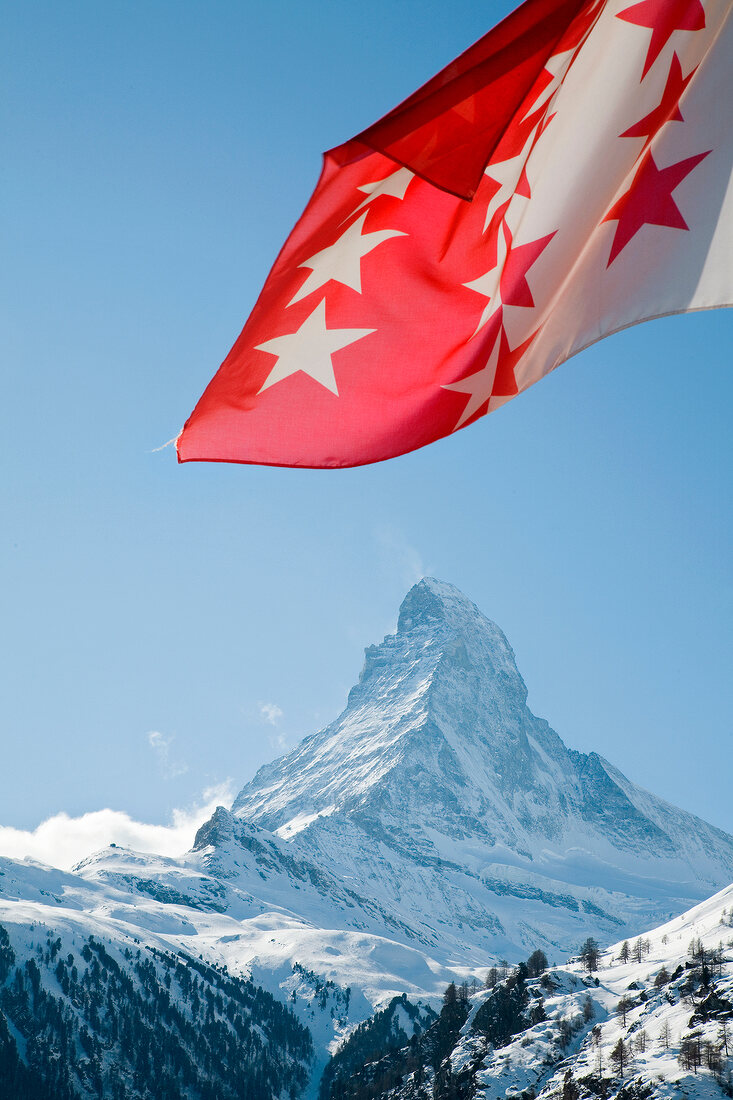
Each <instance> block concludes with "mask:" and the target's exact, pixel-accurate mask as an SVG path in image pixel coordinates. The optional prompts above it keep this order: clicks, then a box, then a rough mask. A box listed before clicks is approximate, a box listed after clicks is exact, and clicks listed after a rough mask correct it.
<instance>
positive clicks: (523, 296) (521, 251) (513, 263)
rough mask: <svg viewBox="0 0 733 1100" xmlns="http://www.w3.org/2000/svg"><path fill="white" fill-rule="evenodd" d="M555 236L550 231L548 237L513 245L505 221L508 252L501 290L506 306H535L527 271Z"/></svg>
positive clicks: (500, 285)
mask: <svg viewBox="0 0 733 1100" xmlns="http://www.w3.org/2000/svg"><path fill="white" fill-rule="evenodd" d="M554 236H555V234H554V233H548V234H547V236H546V237H540V238H539V240H536V241H530V242H529V244H520V245H517V246H516V247H513V246H512V234H511V232H510V230H509V226H508V225H507V224H506V222H504V238H505V240H506V245H507V249H508V253H507V258H506V262H505V263H504V270H503V271H502V273H501V282H500V284H499V292H500V294H501V300H502V302H503V303H504V305H505V306H534V298H533V297H532V291H531V290H530V289H529V283H528V282H527V272H528V271H529V269H530V267H532V264H534V263H535V262H536V261H537V260H538V259H539V257H540V256H541V255H542V253H543V252H544V251H545V249H546V248H547V246H548V244H549V243H550V241H551V240H552V238H553V237H554Z"/></svg>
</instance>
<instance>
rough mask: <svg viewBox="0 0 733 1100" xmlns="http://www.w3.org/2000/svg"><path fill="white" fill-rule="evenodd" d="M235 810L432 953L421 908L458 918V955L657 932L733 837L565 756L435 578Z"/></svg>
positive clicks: (720, 862) (696, 893)
mask: <svg viewBox="0 0 733 1100" xmlns="http://www.w3.org/2000/svg"><path fill="white" fill-rule="evenodd" d="M589 720H590V721H592V715H589ZM232 811H233V813H234V815H235V816H236V817H238V818H239V819H240V820H242V821H244V822H249V823H251V824H253V825H256V826H258V827H259V828H260V829H263V830H266V831H269V832H271V833H275V834H277V838H278V839H279V841H280V842H285V843H286V844H288V845H292V847H293V849H294V850H297V852H298V858H300V859H303V860H307V861H309V862H314V863H316V864H318V865H319V866H322V867H328V868H329V871H330V872H331V873H334V874H335V875H336V876H337V877H341V878H343V879H345V880H348V881H349V883H350V885H351V887H352V888H353V889H355V890H356V891H357V892H358V893H359V895H360V897H368V896H370V895H373V894H374V892H375V891H378V892H379V894H380V896H381V895H384V898H383V903H382V904H383V906H384V907H385V908H388V909H392V910H393V911H398V912H399V919H400V920H401V921H402V922H403V924H404V926H405V927H409V928H410V929H411V934H413V935H416V936H417V937H418V938H420V939H423V940H424V942H425V943H429V944H431V945H432V944H433V943H434V942H435V940H434V938H433V935H434V933H433V928H434V924H433V922H432V920H431V921H429V922H427V924H429V925H430V930H428V928H427V924H426V921H425V912H426V907H427V910H430V911H431V912H434V911H436V909H441V908H443V907H444V906H445V905H448V904H449V905H450V907H451V909H452V911H454V912H455V913H459V912H460V916H459V917H457V926H458V928H459V932H460V935H459V937H458V938H459V939H461V940H462V942H463V943H466V942H467V941H471V942H472V943H473V944H475V945H477V946H478V944H479V943H481V944H484V945H486V946H488V944H489V943H491V942H493V943H497V942H499V941H501V940H502V937H503V936H506V939H505V940H504V941H503V942H504V943H507V944H509V943H511V944H514V945H519V944H521V945H522V949H523V948H524V946H525V945H527V946H530V945H533V946H536V945H537V944H538V943H544V944H546V945H547V946H550V947H551V946H552V945H553V944H554V945H556V946H559V945H560V944H563V945H565V944H570V943H572V942H573V940H575V939H576V938H577V936H578V935H580V934H581V930H582V928H583V927H587V926H590V925H592V926H593V932H594V934H596V935H598V936H599V937H607V938H608V939H611V938H613V931H614V929H618V928H621V927H624V926H626V925H627V922H629V921H630V920H631V921H633V922H636V924H637V926H639V925H642V924H651V923H653V922H654V921H658V920H660V919H664V918H665V917H666V916H668V915H670V914H671V913H674V912H679V911H681V910H682V909H683V908H685V907H686V905H689V904H690V903H693V902H694V901H696V900H698V899H700V898H701V897H704V896H705V895H706V894H707V893H709V892H710V891H711V890H712V889H716V888H719V887H720V886H721V885H722V884H723V883H724V882H726V881H730V878H731V877H733V838H731V837H729V836H727V835H726V834H724V833H722V832H721V831H720V830H716V829H713V828H712V827H711V826H709V825H707V824H706V823H705V822H702V821H700V820H699V819H696V818H693V817H692V816H691V815H690V814H685V813H684V812H683V811H680V810H677V809H676V808H675V807H672V806H669V805H668V804H666V803H664V802H662V801H661V800H660V799H658V798H656V797H655V796H654V795H651V794H649V793H648V792H646V791H642V790H641V789H640V788H638V787H636V786H635V785H634V784H633V783H631V782H629V780H627V779H626V778H625V777H624V776H623V775H622V774H621V773H620V772H618V771H617V770H616V769H615V768H613V767H612V766H611V765H610V764H607V763H606V762H605V761H604V760H603V759H602V758H601V757H599V756H598V755H597V754H595V753H592V754H590V755H585V754H583V753H579V752H575V751H572V750H569V749H568V748H567V747H566V746H565V745H564V744H563V742H562V741H561V739H560V738H559V737H558V735H557V734H556V733H555V732H554V731H553V730H552V729H551V728H550V726H549V725H548V723H547V722H546V721H544V719H541V718H538V717H536V716H535V715H534V714H533V713H532V712H531V711H530V710H529V708H528V706H527V690H526V687H525V685H524V682H523V680H522V678H521V676H520V674H519V672H518V670H517V666H516V663H515V659H514V654H513V652H512V649H511V647H510V645H509V643H508V641H507V639H506V638H505V636H504V634H503V632H502V631H501V630H500V629H499V627H498V626H496V624H494V623H493V622H491V620H489V619H488V618H487V617H486V616H485V615H483V614H482V612H481V611H480V610H479V609H478V608H477V607H476V606H475V604H473V603H472V602H471V600H469V599H468V598H467V597H466V596H465V595H463V593H462V592H460V591H459V590H458V589H457V588H455V587H454V586H453V585H450V584H446V583H445V582H443V581H439V580H435V579H434V578H425V579H424V580H422V581H420V582H419V583H418V584H416V585H415V586H414V587H413V588H412V589H410V591H409V592H408V593H407V595H406V597H405V599H404V601H403V603H402V606H401V608H400V612H399V618H398V627H397V631H396V632H395V633H394V634H390V635H388V636H387V637H385V638H384V639H383V641H382V642H380V643H379V644H378V645H374V646H369V647H368V648H367V650H366V652H365V662H364V668H363V670H362V673H361V676H360V678H359V681H358V683H357V684H356V685H355V686H354V688H353V689H352V690H351V692H350V694H349V697H348V701H347V705H346V708H345V710H344V711H343V713H342V714H341V715H340V716H339V717H338V718H337V719H336V720H335V721H334V722H333V723H331V725H329V726H327V727H326V728H325V729H323V730H321V731H320V732H319V733H316V734H313V735H312V736H310V737H307V738H306V739H305V740H304V741H302V742H301V744H300V745H299V746H298V747H297V748H296V749H295V750H293V751H292V752H291V753H289V754H288V755H287V756H284V757H282V758H281V759H280V760H276V761H274V762H273V763H271V764H268V765H266V766H265V767H264V768H261V769H260V771H259V772H258V773H257V775H256V776H255V777H254V779H253V780H252V781H251V782H250V783H248V784H247V786H245V787H244V788H243V790H242V791H241V792H240V794H239V795H238V797H237V799H236V800H235V803H234V806H233V808H232ZM446 874H448V876H449V877H450V878H451V887H450V890H449V893H450V895H451V899H450V902H448V900H447V899H448V895H447V894H446V889H447V886H446V882H447V879H446ZM408 884H409V886H408ZM505 899H511V900H508V901H507V900H505ZM517 899H522V915H521V917H520V916H519V909H518V904H517ZM642 914H643V915H642ZM561 925H562V926H563V927H562V928H561ZM571 927H572V928H573V931H572V932H570V931H569V929H570V928H571ZM469 929H470V931H469ZM550 929H551V930H550ZM443 938H444V939H445V938H446V934H445V933H443ZM448 938H450V937H449V936H448ZM513 949H516V948H513ZM506 950H507V951H508V950H509V948H508V946H507V948H506Z"/></svg>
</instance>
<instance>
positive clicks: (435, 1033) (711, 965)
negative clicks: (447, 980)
mask: <svg viewBox="0 0 733 1100" xmlns="http://www.w3.org/2000/svg"><path fill="white" fill-rule="evenodd" d="M584 959H585V962H581V961H580V960H571V961H570V963H569V964H567V965H565V966H562V967H555V968H551V969H543V966H542V962H541V961H540V963H539V965H538V964H537V960H536V959H530V960H528V962H529V964H530V965H526V964H522V965H521V966H520V967H518V968H517V969H516V970H514V971H513V972H512V973H510V974H509V975H507V976H506V977H504V978H503V979H502V978H501V977H499V980H498V981H497V976H496V975H495V974H490V975H489V976H488V980H487V983H486V984H487V985H489V986H491V988H486V987H485V986H484V987H483V988H482V987H481V986H480V985H479V987H478V988H477V987H476V986H477V983H475V982H474V983H472V985H471V986H469V985H468V984H466V985H464V986H463V987H462V988H461V987H459V988H458V989H456V988H455V986H453V987H450V988H449V989H448V990H447V991H446V995H445V998H444V1003H443V1007H442V1009H441V1012H440V1017H439V1018H438V1019H437V1020H436V1021H434V1022H433V1023H432V1024H428V1026H427V1027H425V1026H424V1022H423V1021H418V1022H417V1025H416V1024H415V1022H414V1018H413V1012H412V1011H411V1009H412V1006H411V1005H410V1004H409V1002H407V1003H404V1002H400V1001H399V1000H398V999H395V1000H394V1001H393V1002H392V1003H391V1004H390V1005H389V1006H387V1008H386V1009H385V1010H383V1011H382V1012H381V1013H377V1014H376V1015H375V1016H374V1017H373V1018H372V1019H371V1020H369V1021H367V1022H366V1023H365V1024H363V1025H362V1026H361V1027H360V1028H358V1029H357V1030H356V1031H354V1032H353V1033H352V1034H351V1036H350V1037H349V1039H348V1040H347V1041H346V1043H345V1044H344V1045H343V1046H342V1047H341V1049H340V1050H339V1051H338V1052H337V1054H336V1055H335V1057H334V1058H333V1059H332V1061H331V1062H330V1064H329V1065H328V1067H327V1069H326V1072H325V1074H324V1076H323V1079H322V1085H321V1091H320V1100H472V1098H473V1097H478V1096H485V1097H493V1096H499V1097H502V1096H505V1097H511V1098H516V1100H520V1098H524V1100H559V1098H560V1097H562V1100H594V1098H596V1097H598V1098H602V1100H671V1098H672V1097H677V1098H680V1097H681V1098H687V1100H713V1098H714V1097H723V1096H728V1097H730V1096H733V887H729V888H728V889H726V890H724V891H722V892H721V893H719V894H718V895H716V896H715V897H713V898H711V899H710V900H709V901H706V902H704V903H702V904H701V905H699V906H697V907H695V908H694V909H692V910H691V911H690V912H688V913H685V914H683V915H682V916H681V917H678V918H676V919H675V920H673V921H671V922H670V923H669V924H666V925H663V926H662V927H660V928H657V929H655V930H654V931H653V932H651V933H649V934H647V935H646V936H644V937H639V938H637V939H636V940H634V941H632V942H631V943H629V942H628V941H627V942H624V943H618V944H615V945H614V946H613V947H612V948H611V949H610V950H608V951H606V952H604V953H600V954H598V955H597V956H596V954H595V952H594V950H593V946H592V945H587V946H586V951H585V952H584ZM532 964H534V965H532Z"/></svg>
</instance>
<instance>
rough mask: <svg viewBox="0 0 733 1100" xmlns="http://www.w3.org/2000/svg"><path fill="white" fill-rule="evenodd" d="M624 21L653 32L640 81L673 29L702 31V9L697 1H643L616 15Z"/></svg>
mask: <svg viewBox="0 0 733 1100" xmlns="http://www.w3.org/2000/svg"><path fill="white" fill-rule="evenodd" d="M617 19H623V20H624V21H625V22H626V23H634V24H635V25H636V26H637V27H648V28H649V29H650V30H651V32H652V38H651V42H650V43H649V49H648V50H647V55H646V61H645V62H644V71H643V72H642V74H641V79H642V80H643V79H644V77H645V76H646V74H647V73H648V72H649V70H650V69H651V67H652V65H653V64H654V62H655V61H656V60H657V58H658V57H659V55H660V53H661V52H662V50H663V49H664V47H665V46H666V45H667V43H668V42H669V40H670V38H671V37H672V35H673V34H674V32H675V31H701V30H702V29H703V27H704V26H705V12H704V11H703V7H702V4H701V3H700V0H642V2H641V3H640V4H632V6H631V7H630V8H625V9H624V10H623V11H620V12H619V13H618V15H617Z"/></svg>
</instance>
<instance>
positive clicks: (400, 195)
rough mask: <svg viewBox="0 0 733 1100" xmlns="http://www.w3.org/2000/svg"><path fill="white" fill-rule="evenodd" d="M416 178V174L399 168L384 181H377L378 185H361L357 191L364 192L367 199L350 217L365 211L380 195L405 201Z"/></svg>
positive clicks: (363, 200)
mask: <svg viewBox="0 0 733 1100" xmlns="http://www.w3.org/2000/svg"><path fill="white" fill-rule="evenodd" d="M414 178H415V173H414V172H410V170H409V169H408V168H398V170H397V171H396V172H392V174H391V175H389V176H385V177H384V179H382V180H377V181H376V183H362V184H360V185H359V187H358V188H357V191H363V192H364V193H365V195H366V196H367V197H366V198H365V199H362V201H361V202H360V203H359V205H358V206H357V207H356V209H355V210H352V211H351V214H350V215H349V217H351V216H353V215H354V214H356V212H357V210H363V209H364V207H365V206H367V205H368V203H370V202H374V200H375V199H378V198H379V196H380V195H385V196H389V197H390V198H393V199H404V197H405V192H406V191H407V188H408V187H409V186H410V184H411V183H412V181H413V180H414Z"/></svg>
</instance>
